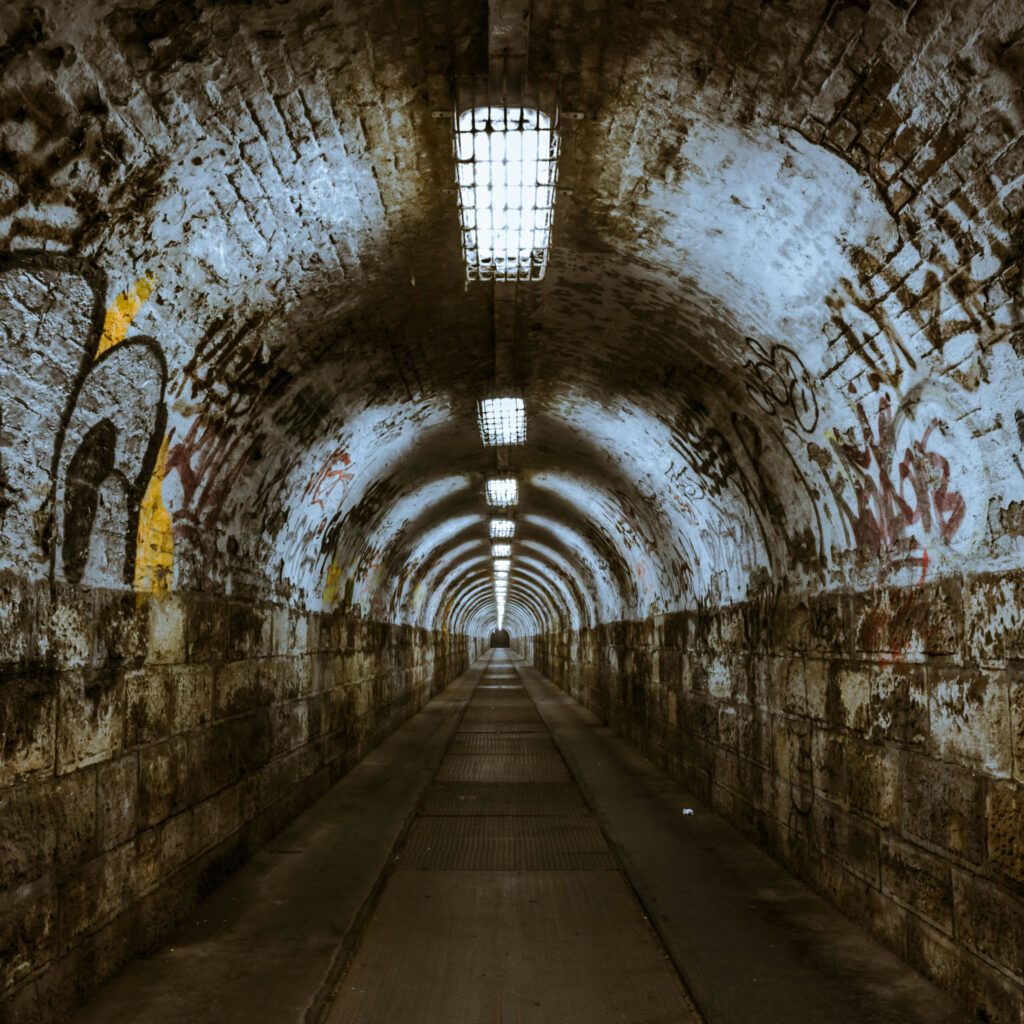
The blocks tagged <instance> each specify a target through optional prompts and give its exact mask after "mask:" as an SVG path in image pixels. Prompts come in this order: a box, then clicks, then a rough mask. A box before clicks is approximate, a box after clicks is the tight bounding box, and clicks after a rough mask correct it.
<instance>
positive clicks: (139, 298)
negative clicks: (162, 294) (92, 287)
mask: <svg viewBox="0 0 1024 1024" xmlns="http://www.w3.org/2000/svg"><path fill="white" fill-rule="evenodd" d="M155 287H156V278H155V277H153V275H152V274H147V275H146V276H145V277H140V278H139V280H138V281H136V282H135V284H134V285H132V287H131V288H126V289H125V290H124V291H123V292H121V294H120V295H118V297H117V298H116V299H114V303H113V305H112V306H111V307H110V309H108V310H107V317H106V319H105V320H104V321H103V334H102V335H101V337H100V343H99V345H97V346H96V358H97V359H98V358H99V357H100V356H101V355H103V353H104V352H106V351H107V349H108V348H113V347H114V346H115V345H119V344H120V343H121V342H122V341H124V339H125V336H126V335H127V334H128V328H129V327H131V324H132V321H133V320H134V319H135V316H136V314H137V313H138V312H139V310H140V309H142V306H143V304H144V303H145V301H146V299H148V298H149V297H150V295H152V294H153V289H154V288H155Z"/></svg>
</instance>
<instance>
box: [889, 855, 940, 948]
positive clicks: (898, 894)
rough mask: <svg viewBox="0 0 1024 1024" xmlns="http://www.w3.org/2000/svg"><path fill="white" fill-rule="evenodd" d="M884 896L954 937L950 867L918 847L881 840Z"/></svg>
mask: <svg viewBox="0 0 1024 1024" xmlns="http://www.w3.org/2000/svg"><path fill="white" fill-rule="evenodd" d="M881 874H882V889H883V891H884V892H886V893H888V894H889V895H891V896H892V897H893V898H895V899H897V900H899V901H900V902H901V903H902V904H903V905H904V906H907V907H910V908H912V909H913V910H914V911H916V912H917V913H919V914H920V915H921V916H922V917H924V918H925V919H926V920H927V921H928V922H929V923H930V924H931V925H932V926H933V927H935V928H937V929H938V930H939V931H941V932H943V933H944V934H946V935H952V933H953V889H952V882H951V879H950V868H949V864H948V863H947V862H946V861H944V860H942V859H941V858H939V857H936V856H935V855H934V854H930V853H928V852H927V851H925V850H922V849H921V848H920V847H917V846H913V845H911V844H909V843H905V842H902V841H900V840H898V839H893V838H891V837H889V836H883V837H882V845H881Z"/></svg>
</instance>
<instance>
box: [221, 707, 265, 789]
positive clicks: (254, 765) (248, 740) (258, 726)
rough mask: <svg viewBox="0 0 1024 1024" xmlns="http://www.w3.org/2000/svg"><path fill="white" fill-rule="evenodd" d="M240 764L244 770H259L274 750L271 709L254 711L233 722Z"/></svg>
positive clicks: (246, 771)
mask: <svg viewBox="0 0 1024 1024" xmlns="http://www.w3.org/2000/svg"><path fill="white" fill-rule="evenodd" d="M231 724H232V727H233V732H234V743H235V750H236V751H237V753H238V765H239V768H240V769H241V771H242V772H244V773H247V774H248V773H251V772H255V771H258V770H259V769H260V768H262V767H263V765H265V764H266V763H267V762H268V761H269V760H270V758H271V757H272V756H273V752H274V735H273V724H272V722H271V716H270V711H269V709H261V710H259V711H254V712H253V713H252V714H249V715H246V716H244V717H243V718H239V719H236V720H235V721H234V722H232V723H231Z"/></svg>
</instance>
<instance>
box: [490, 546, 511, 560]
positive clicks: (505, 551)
mask: <svg viewBox="0 0 1024 1024" xmlns="http://www.w3.org/2000/svg"><path fill="white" fill-rule="evenodd" d="M491 554H492V555H493V556H494V557H495V558H508V556H509V555H511V554H512V545H511V544H492V545H491Z"/></svg>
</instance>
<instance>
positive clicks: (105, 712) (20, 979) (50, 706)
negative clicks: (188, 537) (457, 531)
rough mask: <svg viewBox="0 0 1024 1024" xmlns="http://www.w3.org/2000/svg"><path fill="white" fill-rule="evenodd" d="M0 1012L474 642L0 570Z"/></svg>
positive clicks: (24, 1004) (203, 869)
mask: <svg viewBox="0 0 1024 1024" xmlns="http://www.w3.org/2000/svg"><path fill="white" fill-rule="evenodd" d="M0 595H2V596H0V656H2V657H0V752H2V758H0V1021H3V1022H4V1024H15V1022H17V1024H27V1022H35V1021H52V1020H60V1019H63V1016H64V1012H65V1011H66V1010H67V1008H68V1007H69V1006H71V1005H72V1004H74V1003H76V1002H78V1001H80V1000H81V999H83V998H86V997H88V995H89V992H90V990H91V988H92V987H94V986H95V985H97V984H98V983H100V982H102V981H103V980H105V979H106V978H108V977H109V976H110V975H112V974H113V973H114V972H115V971H117V970H118V969H119V968H120V967H121V965H122V964H123V963H124V962H125V961H126V960H127V959H128V958H129V957H131V956H132V955H134V954H135V953H137V952H139V951H141V950H144V949H145V948H147V947H149V946H151V945H152V944H153V943H154V942H155V941H156V940H157V939H159V938H160V937H161V936H162V935H163V934H164V933H166V932H167V930H168V929H169V928H170V927H171V926H172V925H173V924H174V922H176V921H177V920H179V919H181V918H182V917H183V915H185V914H187V913H188V912H189V911H190V910H191V909H192V908H193V907H194V906H195V904H196V903H197V901H198V900H199V899H201V898H202V897H203V895H204V894H206V893H207V892H209V891H210V889H211V888H213V887H214V886H215V885H216V884H217V883H218V882H219V881H221V880H222V879H223V878H224V877H225V876H226V875H227V874H229V873H230V872H231V871H233V870H234V869H235V868H237V867H238V866H239V865H240V864H241V863H243V862H244V861H245V860H246V859H247V858H248V857H249V856H250V854H251V853H252V852H253V851H254V850H255V849H256V848H258V847H259V846H260V844H262V843H264V842H265V841H266V840H267V839H268V838H269V837H270V836H272V835H273V834H274V833H275V832H276V831H277V830H279V829H280V828H281V827H282V826H283V825H284V824H285V823H286V822H288V821H289V820H290V819H291V818H292V817H294V816H295V815H296V814H297V813H298V812H299V811H300V810H302V808H304V807H305V806H306V805H308V804H309V803H310V802H311V801H313V800H314V799H315V798H316V797H317V796H319V795H320V794H321V793H323V792H324V791H325V790H326V789H327V788H328V787H329V786H330V785H331V783H332V782H334V781H336V780H337V779H338V778H339V777H340V776H342V775H343V774H344V773H345V772H346V771H347V770H348V769H349V768H350V767H351V766H352V765H353V764H354V763H355V762H356V761H358V760H359V759H360V758H361V757H362V756H363V755H364V754H365V753H366V752H367V751H368V750H369V749H370V748H371V747H373V746H374V745H375V744H377V743H378V742H380V740H382V739H383V738H384V737H385V736H386V735H387V734H388V733H390V732H391V731H392V730H393V729H395V728H396V727H397V726H398V725H399V724H400V723H401V722H403V721H404V720H405V719H406V718H408V717H409V716H410V715H412V714H413V713H415V712H416V711H417V710H418V709H419V708H420V707H421V706H422V705H423V704H424V703H425V702H426V701H427V700H429V699H430V697H431V696H433V695H434V694H435V693H437V692H438V691H439V690H440V689H442V688H443V687H444V686H445V685H446V684H447V683H448V681H449V680H451V679H452V678H454V677H455V676H456V675H458V674H459V673H460V672H462V671H463V670H464V669H465V668H466V667H467V665H468V662H469V661H470V660H471V658H472V657H474V656H475V655H476V654H477V653H478V650H479V649H480V648H481V646H482V641H477V640H471V639H468V638H466V637H462V636H457V637H452V636H447V635H444V634H442V633H439V632H430V631H427V630H424V629H413V628H411V627H408V626H402V627H399V626H389V625H386V624H381V623H376V622H369V621H365V620H362V619H359V618H355V617H352V616H344V615H341V614H340V613H339V614H311V613H306V612H302V611H298V610H295V609H292V608H288V607H285V606H282V605H280V604H273V603H269V602H258V601H233V600H231V599H228V598H223V597H214V596H207V595H203V594H180V595H175V596H168V597H165V598H163V599H157V598H149V599H139V598H137V597H136V596H135V595H134V594H125V593H124V592H123V591H122V592H116V591H107V590H93V589H85V588H78V587H71V586H67V585H60V586H58V587H57V588H56V589H55V591H51V589H50V586H49V585H48V584H25V583H22V582H19V580H18V579H16V578H13V577H7V578H5V579H2V580H0Z"/></svg>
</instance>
